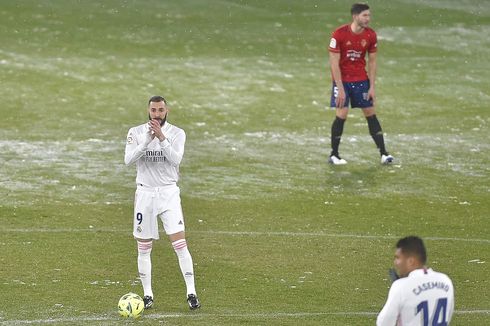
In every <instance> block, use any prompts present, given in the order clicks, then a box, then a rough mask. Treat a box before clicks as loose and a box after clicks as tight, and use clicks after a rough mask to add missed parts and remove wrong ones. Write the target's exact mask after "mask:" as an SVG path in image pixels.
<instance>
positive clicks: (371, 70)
mask: <svg viewBox="0 0 490 326" xmlns="http://www.w3.org/2000/svg"><path fill="white" fill-rule="evenodd" d="M376 65H377V64H376V52H371V53H369V54H368V78H369V91H368V98H370V99H372V100H373V101H374V100H375V99H376V93H375V91H374V86H375V84H376V68H377V66H376Z"/></svg>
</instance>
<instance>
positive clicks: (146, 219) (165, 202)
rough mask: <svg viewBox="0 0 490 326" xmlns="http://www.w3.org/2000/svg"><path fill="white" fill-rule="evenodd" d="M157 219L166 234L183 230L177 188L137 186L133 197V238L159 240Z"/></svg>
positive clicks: (175, 186) (171, 186)
mask: <svg viewBox="0 0 490 326" xmlns="http://www.w3.org/2000/svg"><path fill="white" fill-rule="evenodd" d="M158 218H160V219H161V220H162V223H163V228H164V229H165V233H167V234H174V233H178V232H182V231H184V230H185V225H184V215H183V214H182V206H181V204H180V189H179V187H178V186H177V185H169V186H165V187H155V188H153V187H151V188H150V187H145V186H141V185H138V187H137V188H136V193H135V195H134V222H133V235H134V237H135V238H138V239H155V240H156V239H159V238H160V236H159V235H158Z"/></svg>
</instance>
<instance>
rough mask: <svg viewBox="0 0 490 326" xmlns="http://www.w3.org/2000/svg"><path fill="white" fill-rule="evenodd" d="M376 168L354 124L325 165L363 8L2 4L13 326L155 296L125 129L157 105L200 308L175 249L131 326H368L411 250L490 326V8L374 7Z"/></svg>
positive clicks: (0, 244)
mask: <svg viewBox="0 0 490 326" xmlns="http://www.w3.org/2000/svg"><path fill="white" fill-rule="evenodd" d="M369 3H370V5H371V7H372V14H373V21H372V24H371V25H372V27H373V28H375V29H376V30H377V32H378V37H379V52H378V67H379V68H378V81H377V96H378V101H377V110H378V116H379V118H380V121H381V123H382V126H383V129H384V132H385V133H386V136H385V139H386V141H387V147H388V150H389V151H390V152H391V153H392V154H393V155H394V156H395V157H396V164H394V165H392V166H381V165H380V164H379V157H378V154H377V150H376V148H375V146H374V144H373V142H372V140H371V138H370V136H369V134H368V130H367V125H366V123H365V120H364V119H363V118H362V117H361V115H362V114H361V113H360V112H358V111H352V112H351V114H350V117H349V119H348V121H347V124H346V128H345V130H344V137H343V140H342V145H341V154H342V155H343V157H345V158H346V159H347V160H348V161H349V164H348V165H346V166H342V167H332V166H329V165H328V164H327V163H326V162H327V157H328V153H329V134H330V126H331V122H332V119H333V117H334V112H333V111H331V110H329V109H328V108H327V103H328V100H329V97H330V83H331V82H330V75H329V72H328V55H327V51H326V46H327V44H328V40H329V35H330V32H331V31H332V30H333V29H334V28H335V27H336V26H338V25H340V24H342V23H344V22H348V21H349V20H350V16H349V13H348V12H349V8H350V5H351V2H350V1H310V0H304V1H286V0H284V1H280V0H271V1H257V0H253V1H252V0H250V1H240V0H234V1H231V0H229V1H226V0H209V1H198V0H185V1H156V0H152V1H150V0H148V1H136V0H133V1H92V0H87V1H75V0H68V1H61V0H56V1H28V0H25V1H7V0H0V21H1V22H2V23H1V25H2V28H1V29H0V39H1V40H2V42H1V46H0V80H1V81H2V84H1V86H2V87H1V88H0V98H1V105H0V116H1V119H0V234H1V236H0V294H1V295H0V298H1V299H0V303H1V304H0V324H5V325H18V324H47V323H50V324H71V325H74V324H103V325H112V324H114V325H116V324H119V323H121V319H120V318H119V316H118V313H117V301H118V299H119V297H120V296H121V295H123V294H125V293H127V292H130V291H133V292H137V293H139V294H142V288H141V285H140V284H139V280H138V278H137V265H136V254H137V252H136V245H135V241H134V240H133V239H132V235H131V231H132V204H133V195H134V188H135V185H134V178H135V168H134V166H131V167H126V166H125V165H124V162H123V155H124V146H125V138H126V133H127V130H128V129H129V128H130V127H131V126H134V125H138V124H140V123H143V122H144V121H145V119H146V118H147V115H146V113H145V110H146V101H147V99H148V98H149V97H150V96H151V95H155V94H162V95H164V96H165V97H166V98H167V99H168V100H169V102H170V107H171V110H172V112H171V115H170V117H169V120H170V121H171V122H172V123H174V124H176V125H178V126H180V127H182V128H183V129H185V130H186V133H187V143H186V153H185V157H184V161H183V163H182V165H181V172H182V177H181V181H180V187H181V190H182V200H183V207H184V213H185V215H186V221H187V239H188V243H189V246H190V250H191V253H192V255H193V258H194V263H195V272H196V283H197V287H198V292H199V293H198V294H199V296H200V299H201V301H202V304H203V306H202V308H201V310H200V311H197V312H190V311H189V310H188V308H187V305H186V302H185V296H184V294H185V293H184V292H185V290H184V284H183V281H182V278H181V275H180V270H179V269H178V264H177V260H176V258H175V254H174V252H173V250H172V249H171V246H170V244H169V243H168V240H166V239H162V240H160V241H158V242H157V243H156V246H155V248H154V250H153V254H152V258H153V279H154V282H153V283H154V284H153V287H154V292H155V300H156V302H155V308H154V309H153V310H151V311H149V312H148V313H146V314H145V316H144V317H143V318H141V319H140V320H139V321H137V322H134V323H135V324H138V325H139V324H165V325H299V324H302V325H373V324H374V323H375V319H376V315H377V313H378V312H379V310H380V309H381V308H382V306H383V304H384V302H385V299H386V296H387V293H388V289H389V286H390V282H389V280H388V277H387V270H388V268H389V267H391V264H392V256H393V246H394V243H395V242H396V240H397V239H398V238H399V237H402V236H406V235H409V234H417V235H419V236H422V237H423V238H424V239H425V240H426V245H427V247H428V252H429V265H430V266H431V267H433V268H434V269H436V270H439V271H442V272H445V273H447V274H448V275H449V276H450V277H451V278H452V280H453V282H454V285H455V289H456V313H455V316H454V322H453V324H452V325H489V324H490V281H489V275H490V268H489V266H490V227H489V225H490V220H489V210H490V203H489V195H490V177H489V172H490V171H489V170H490V169H489V167H490V165H489V162H490V145H489V139H490V132H489V123H490V114H489V109H488V102H489V100H490V92H489V89H490V78H489V77H488V73H487V72H488V71H490V63H489V61H488V57H489V56H490V38H489V37H488V34H489V32H490V2H485V1H479V0H462V1H451V0H428V1H409V0H394V1H388V0H386V1H381V0H380V1H375V0H373V1H370V2H369Z"/></svg>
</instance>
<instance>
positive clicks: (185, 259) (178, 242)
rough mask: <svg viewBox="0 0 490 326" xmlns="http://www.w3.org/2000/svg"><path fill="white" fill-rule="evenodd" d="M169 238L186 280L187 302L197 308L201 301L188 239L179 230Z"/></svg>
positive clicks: (190, 306)
mask: <svg viewBox="0 0 490 326" xmlns="http://www.w3.org/2000/svg"><path fill="white" fill-rule="evenodd" d="M169 239H170V241H171V242H172V247H173V248H174V250H175V253H176V254H177V257H178V260H179V266H180V270H181V272H182V276H183V277H184V282H185V285H186V289H187V303H188V304H189V308H191V309H197V308H199V307H201V303H200V302H199V299H198V298H197V294H196V286H195V281H194V265H193V262H192V256H191V253H190V252H189V249H188V247H187V241H186V240H185V232H178V233H174V234H169Z"/></svg>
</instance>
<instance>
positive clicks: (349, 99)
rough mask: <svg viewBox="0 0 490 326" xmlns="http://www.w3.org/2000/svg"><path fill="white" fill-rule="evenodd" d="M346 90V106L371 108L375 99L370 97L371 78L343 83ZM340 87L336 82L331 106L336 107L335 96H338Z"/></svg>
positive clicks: (333, 87)
mask: <svg viewBox="0 0 490 326" xmlns="http://www.w3.org/2000/svg"><path fill="white" fill-rule="evenodd" d="M342 84H344V90H345V103H344V107H349V103H350V105H351V108H362V109H364V108H370V107H372V106H373V100H372V99H368V91H369V79H368V80H363V81H359V82H352V83H342ZM337 93H338V89H337V86H336V84H335V82H334V83H333V85H332V97H331V99H330V107H332V108H334V107H335V98H336V97H337Z"/></svg>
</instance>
